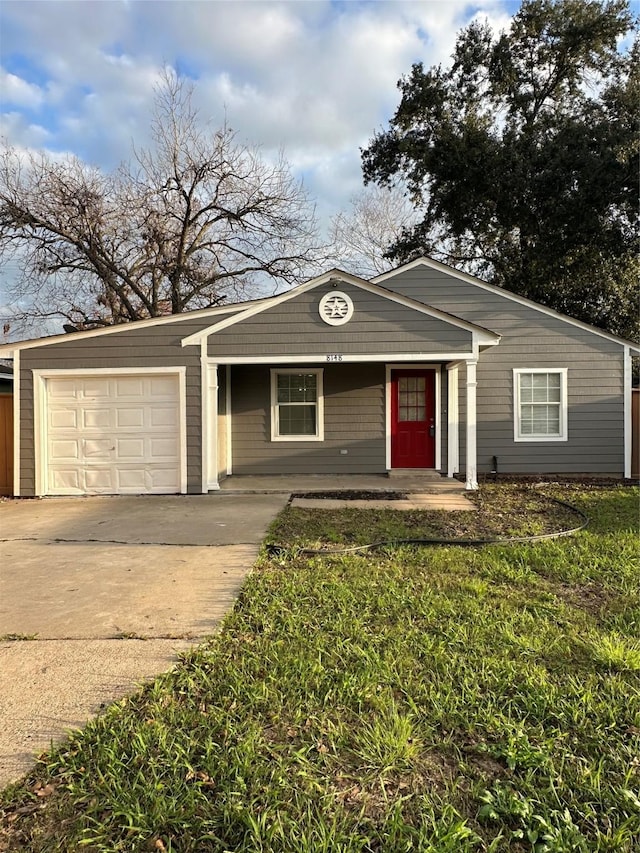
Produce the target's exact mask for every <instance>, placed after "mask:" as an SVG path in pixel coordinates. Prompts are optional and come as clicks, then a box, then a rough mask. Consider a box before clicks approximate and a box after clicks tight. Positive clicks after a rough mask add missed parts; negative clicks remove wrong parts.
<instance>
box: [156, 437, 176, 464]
mask: <svg viewBox="0 0 640 853" xmlns="http://www.w3.org/2000/svg"><path fill="white" fill-rule="evenodd" d="M149 445H150V448H149V455H150V456H151V458H152V459H173V458H174V457H175V456H176V454H177V453H178V452H179V447H178V441H177V438H176V439H172V438H150V439H149Z"/></svg>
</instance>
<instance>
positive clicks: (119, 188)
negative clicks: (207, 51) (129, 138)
mask: <svg viewBox="0 0 640 853" xmlns="http://www.w3.org/2000/svg"><path fill="white" fill-rule="evenodd" d="M192 94H193V87H192V85H191V84H190V83H188V82H186V81H185V80H184V79H183V78H180V77H178V76H176V75H174V74H173V72H171V71H166V72H165V74H164V76H163V80H162V83H161V85H160V86H159V87H158V89H157V91H156V99H155V108H154V115H153V121H152V134H153V146H152V147H151V148H150V149H142V150H139V149H134V151H133V155H132V159H131V162H129V163H126V164H123V165H121V166H120V167H119V168H118V169H117V170H116V171H114V172H112V173H110V174H106V173H104V172H102V171H100V170H99V169H96V168H91V167H90V166H88V165H87V164H86V163H83V162H82V161H80V160H79V159H78V158H77V157H73V156H68V157H65V158H64V159H62V160H56V159H54V158H53V157H51V156H50V155H49V154H46V153H43V152H40V153H32V152H26V153H25V152H20V151H18V150H16V149H15V148H12V147H10V146H6V145H5V146H4V148H3V150H2V153H1V154H0V259H2V261H3V262H7V261H9V260H12V261H13V263H14V264H17V265H18V267H19V271H20V274H19V276H18V278H17V280H16V283H15V285H14V286H13V294H12V295H13V296H14V298H16V299H21V300H22V301H24V299H25V297H26V298H28V299H29V303H30V307H29V310H28V312H27V313H30V314H31V315H36V316H38V317H46V316H49V317H52V316H56V317H62V318H66V320H67V321H68V322H69V323H71V324H73V325H74V326H75V327H76V328H91V327H96V326H105V325H111V324H114V323H122V322H127V321H130V320H137V319H141V318H145V317H155V316H158V315H161V314H168V313H180V312H183V311H186V310H188V309H193V308H202V307H208V306H211V305H216V304H219V303H221V302H224V301H225V300H226V299H227V298H228V297H229V296H230V295H233V296H235V297H237V296H243V295H253V294H254V293H255V291H253V292H252V288H255V286H256V283H257V282H262V283H264V281H265V279H266V280H270V281H272V283H273V289H274V290H275V289H277V288H278V287H280V286H282V285H283V284H291V283H293V282H295V281H296V280H298V279H299V278H300V277H301V276H302V275H304V274H305V272H306V271H307V270H308V269H309V267H310V265H311V264H313V263H316V262H318V261H319V260H321V255H322V252H321V248H320V246H319V245H318V239H317V236H316V235H317V228H316V221H315V212H314V209H313V206H312V205H311V203H310V201H309V199H308V197H307V194H306V192H305V190H304V188H303V186H302V185H301V184H300V183H299V182H297V181H296V179H295V178H294V177H293V175H292V174H291V171H290V169H289V166H288V165H287V163H286V161H285V159H284V157H283V156H282V154H281V155H280V156H279V159H278V160H277V162H275V163H269V162H267V161H266V160H265V159H263V157H262V156H261V155H260V152H259V150H258V149H257V148H255V147H251V146H248V145H244V144H241V143H239V142H238V140H237V138H236V135H235V134H234V132H233V131H232V130H231V129H230V128H229V127H228V126H227V125H226V124H224V125H223V126H222V127H221V128H219V129H218V130H216V131H215V132H209V131H207V130H203V129H202V127H201V125H200V122H199V118H198V113H197V110H196V109H195V107H194V105H193V102H192Z"/></svg>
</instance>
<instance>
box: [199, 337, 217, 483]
mask: <svg viewBox="0 0 640 853" xmlns="http://www.w3.org/2000/svg"><path fill="white" fill-rule="evenodd" d="M206 342H207V341H206V338H204V339H203V344H204V346H205V347H206ZM203 348H204V347H203ZM205 352H206V351H205ZM200 364H201V371H200V382H201V385H200V387H201V392H202V407H201V412H202V493H203V494H206V493H207V492H209V491H214V490H216V489H219V488H220V484H219V483H218V365H217V364H212V363H211V362H209V361H208V360H207V358H206V355H205V353H204V352H203V353H202V354H201V362H200Z"/></svg>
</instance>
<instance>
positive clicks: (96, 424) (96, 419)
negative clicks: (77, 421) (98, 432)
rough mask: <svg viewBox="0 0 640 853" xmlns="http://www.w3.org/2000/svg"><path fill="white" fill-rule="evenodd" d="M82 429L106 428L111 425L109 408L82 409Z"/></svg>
mask: <svg viewBox="0 0 640 853" xmlns="http://www.w3.org/2000/svg"><path fill="white" fill-rule="evenodd" d="M82 426H83V427H84V429H108V428H109V427H110V426H111V412H110V411H109V409H84V410H83V411H82Z"/></svg>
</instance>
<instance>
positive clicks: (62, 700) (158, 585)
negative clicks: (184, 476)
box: [0, 494, 288, 785]
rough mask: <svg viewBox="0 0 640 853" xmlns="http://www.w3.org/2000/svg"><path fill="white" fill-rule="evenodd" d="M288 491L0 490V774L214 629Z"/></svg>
mask: <svg viewBox="0 0 640 853" xmlns="http://www.w3.org/2000/svg"><path fill="white" fill-rule="evenodd" d="M287 498H288V495H287V494H263V495H244V496H233V495H211V496H207V495H204V496H184V497H160V496H157V497H156V496H153V497H113V498H101V497H95V498H48V499H45V500H18V501H2V502H0V785H4V784H7V783H8V782H10V781H13V780H15V779H17V778H19V777H20V776H21V775H22V774H23V773H24V772H26V771H27V770H28V769H29V768H30V767H31V765H32V764H33V757H34V754H36V753H38V752H40V751H42V750H44V749H46V748H48V747H49V745H50V743H51V741H59V740H60V739H61V738H62V737H63V736H64V734H65V732H66V730H68V729H70V728H76V727H79V726H82V725H84V723H85V722H86V721H87V719H88V718H89V717H90V716H92V715H94V714H96V713H98V712H99V711H100V710H101V709H102V708H103V707H104V706H105V705H107V704H109V703H110V702H112V701H114V700H115V699H117V698H119V697H120V696H123V695H126V694H127V693H129V692H131V691H132V690H134V689H135V686H136V685H137V684H139V683H140V682H142V681H144V680H146V679H149V678H152V677H153V676H155V675H157V674H158V673H160V672H162V671H164V670H166V669H169V668H170V667H171V666H172V665H173V664H174V663H175V661H176V658H177V655H178V653H179V652H181V651H184V650H186V649H188V648H189V647H191V646H193V645H194V644H195V643H196V641H197V640H198V639H199V638H201V637H203V636H206V635H208V634H211V633H213V632H215V630H216V629H217V626H218V625H219V623H220V620H221V619H222V617H223V616H224V615H225V613H226V612H227V611H228V609H229V608H230V607H231V606H232V604H233V602H234V601H235V598H236V596H237V594H238V592H239V590H240V587H241V585H242V583H243V581H244V579H245V577H246V575H247V572H248V571H249V569H250V567H251V565H252V564H253V562H254V560H255V557H256V555H257V552H258V546H259V543H260V542H261V540H262V539H263V537H264V534H265V531H266V528H267V527H268V525H269V524H270V522H271V521H272V519H273V518H274V517H275V515H276V514H277V513H278V512H279V511H280V509H281V508H282V507H283V506H284V504H285V503H286V501H287ZM10 637H14V638H15V639H9V638H10Z"/></svg>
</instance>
